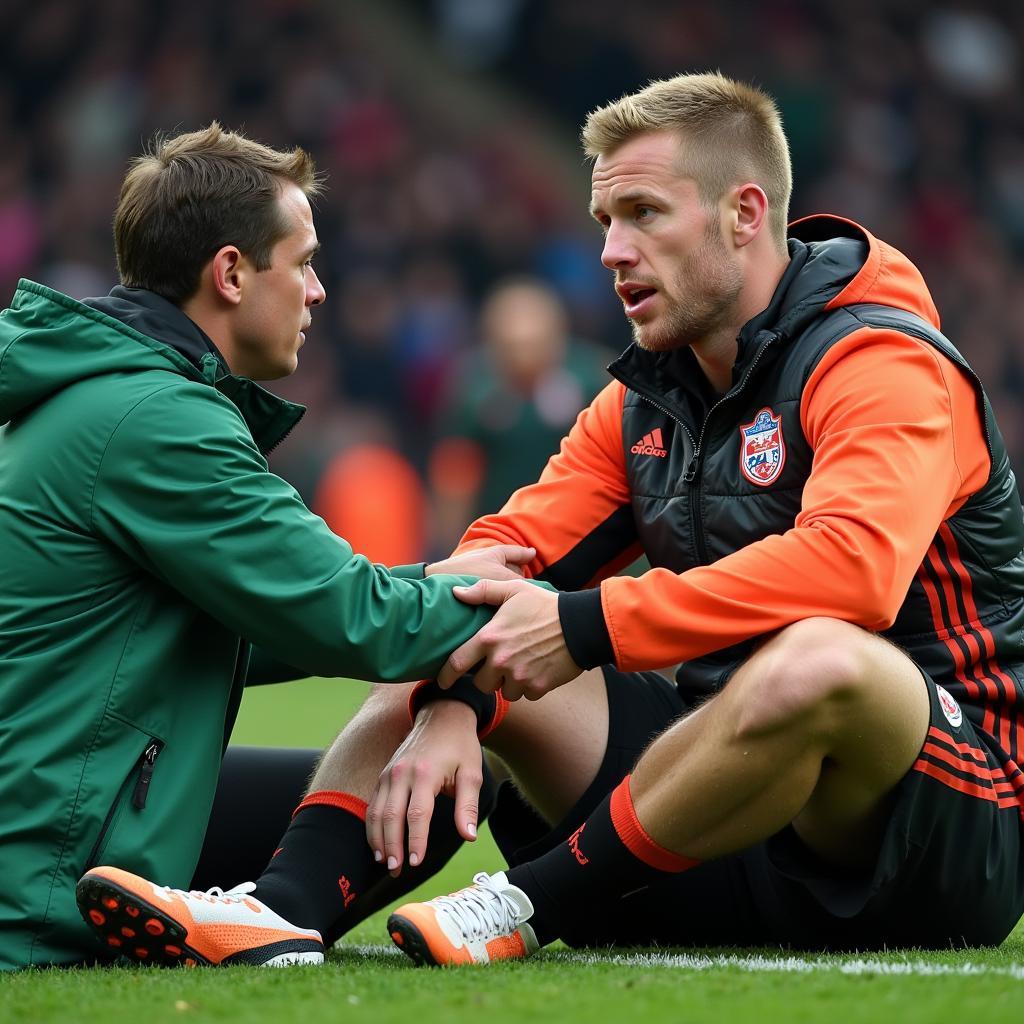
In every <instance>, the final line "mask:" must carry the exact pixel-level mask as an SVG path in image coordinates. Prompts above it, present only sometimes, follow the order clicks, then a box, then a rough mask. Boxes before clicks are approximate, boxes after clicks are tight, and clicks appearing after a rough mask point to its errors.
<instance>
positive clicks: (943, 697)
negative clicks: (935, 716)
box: [935, 685, 964, 729]
mask: <svg viewBox="0 0 1024 1024" xmlns="http://www.w3.org/2000/svg"><path fill="white" fill-rule="evenodd" d="M935 689H936V690H937V691H938V694H939V706H940V707H941V708H942V713H943V714H944V715H945V716H946V721H947V722H949V724H950V725H951V726H953V728H954V729H956V728H957V727H958V726H959V725H960V723H961V722H962V721H963V720H964V713H963V712H962V711H961V710H960V705H959V704H957V702H956V701H955V700H953V697H952V695H951V694H950V693H949V691H948V690H944V689H943V688H942V687H941V686H938V685H936V687H935Z"/></svg>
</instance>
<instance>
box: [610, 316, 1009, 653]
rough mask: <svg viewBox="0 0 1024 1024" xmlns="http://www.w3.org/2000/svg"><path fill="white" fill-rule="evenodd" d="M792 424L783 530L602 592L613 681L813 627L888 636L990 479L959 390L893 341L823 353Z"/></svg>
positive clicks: (871, 331) (846, 342) (923, 346)
mask: <svg viewBox="0 0 1024 1024" xmlns="http://www.w3.org/2000/svg"><path fill="white" fill-rule="evenodd" d="M801 423H802V426H803V430H804V435H805V436H806V438H807V440H808V442H809V443H810V445H811V447H812V448H813V449H814V460H813V464H812V469H811V474H810V476H809V478H808V480H807V483H806V486H805V488H804V493H803V501H802V506H801V510H800V513H799V514H798V515H797V517H796V521H795V522H794V525H793V527H792V528H791V529H789V530H787V531H786V532H785V533H783V534H776V535H773V536H770V537H766V538H764V539H763V540H759V541H757V542H755V543H752V544H749V545H748V546H747V547H745V548H742V549H740V550H739V551H736V552H734V553H733V554H731V555H727V556H726V557H724V558H721V559H719V560H718V561H717V562H715V563H713V564H712V565H707V566H699V567H697V568H695V569H691V570H689V571H688V572H685V573H682V574H679V575H676V574H673V573H671V572H668V571H666V570H663V569H653V570H651V571H650V572H648V573H645V574H644V575H643V576H641V577H639V578H636V579H630V578H627V577H619V578H616V579H609V580H606V581H605V582H604V583H603V584H602V588H601V590H602V593H601V603H602V609H603V611H604V616H605V621H606V623H607V625H608V631H609V633H610V635H611V640H612V646H613V648H614V650H615V656H616V662H617V664H618V665H619V666H620V667H621V668H623V669H625V670H636V669H643V668H653V667H657V666H660V665H670V664H673V663H676V662H679V661H685V660H688V659H690V658H695V657H699V656H700V655H703V654H707V653H709V652H711V651H714V650H718V649H720V648H723V647H728V646H731V645H732V644H734V643H738V642H740V641H742V640H746V639H749V638H751V637H755V636H759V635H761V634H764V633H770V632H773V631H774V630H777V629H780V628H782V627H783V626H786V625H789V624H790V623H792V622H796V621H798V620H799V619H804V618H808V617H810V616H814V615H824V616H830V617H833V618H837V619H842V620H845V621H848V622H853V623H856V624H857V625H860V626H863V627H864V628H866V629H871V630H881V629H884V628H886V627H887V626H889V625H891V624H892V622H893V620H894V619H895V616H896V614H897V612H898V610H899V608H900V605H901V604H902V602H903V599H904V597H905V595H906V592H907V590H908V588H909V586H910V583H911V581H912V579H913V577H914V573H915V572H916V571H917V568H918V566H919V565H920V563H921V560H922V559H923V558H924V556H925V553H926V551H927V549H928V546H929V544H930V543H931V541H932V538H933V537H934V535H935V533H936V531H937V529H938V527H939V524H940V523H941V522H942V521H943V520H944V519H946V518H947V517H948V516H950V515H952V513H953V512H955V511H956V509H958V508H959V507H960V505H962V504H963V502H964V501H966V499H967V498H968V497H969V496H970V495H971V494H972V493H974V491H976V490H977V489H978V488H979V487H980V486H981V485H982V484H983V483H984V482H985V480H986V479H987V478H988V474H989V462H990V459H989V454H988V447H987V444H986V441H985V438H984V435H983V430H982V423H981V413H980V409H979V403H978V399H977V395H976V393H975V390H974V387H973V385H972V383H971V381H970V380H969V379H968V377H967V376H966V375H965V374H964V373H963V372H962V371H961V370H959V369H958V368H957V367H956V366H954V364H953V363H952V362H950V361H949V360H948V359H946V357H945V356H943V355H942V354H941V353H939V352H938V351H937V350H936V349H935V348H933V347H932V346H931V345H930V344H928V343H927V342H923V341H918V340H916V339H914V338H911V337H909V336H907V335H903V334H899V333H897V332H894V331H890V330H879V329H875V328H864V329H861V330H858V331H856V332H854V333H853V334H851V335H849V336H848V337H847V338H844V339H843V340H842V341H840V342H839V343H837V344H836V345H834V346H833V347H832V348H831V349H830V350H829V351H828V353H826V355H825V357H824V358H823V359H822V361H821V363H820V364H819V365H818V366H817V367H816V368H815V370H814V372H813V374H812V375H811V378H810V380H809V381H808V383H807V387H806V388H805V390H804V394H803V397H802V401H801Z"/></svg>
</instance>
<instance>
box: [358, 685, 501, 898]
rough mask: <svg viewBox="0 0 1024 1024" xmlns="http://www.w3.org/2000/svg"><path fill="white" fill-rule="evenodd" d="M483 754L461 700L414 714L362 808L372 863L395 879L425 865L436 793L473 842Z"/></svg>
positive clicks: (471, 716)
mask: <svg viewBox="0 0 1024 1024" xmlns="http://www.w3.org/2000/svg"><path fill="white" fill-rule="evenodd" d="M482 784H483V752H482V751H481V749H480V741H479V740H478V739H477V736H476V715H475V713H474V712H473V709H472V708H471V707H469V706H468V705H466V704H463V703H462V702H461V701H455V700H438V701H433V702H431V703H430V704H427V705H426V706H425V707H424V708H422V709H421V710H420V712H419V713H418V714H417V715H416V721H415V723H414V724H413V727H412V730H411V731H410V733H409V735H408V736H406V738H405V740H404V741H403V742H402V745H401V746H400V747H399V748H398V749H397V750H396V751H395V752H394V754H393V755H392V756H391V760H390V761H388V763H387V764H386V765H385V766H384V769H383V771H382V772H381V773H380V778H379V779H378V781H377V787H376V789H375V790H374V792H373V795H372V796H371V797H370V802H369V804H368V805H367V809H366V839H367V842H368V843H369V844H370V849H371V850H373V857H374V860H376V861H378V862H383V863H386V864H387V866H388V871H389V872H390V873H391V875H392V877H394V878H397V877H398V876H399V875H400V874H401V872H402V866H403V864H404V863H405V851H406V827H407V826H408V837H407V838H408V852H409V859H408V863H409V866H410V867H413V868H414V867H416V866H417V865H418V864H422V863H423V858H424V857H425V856H426V852H427V837H428V833H429V832H430V819H431V817H432V816H433V813H434V801H435V799H436V798H437V795H438V794H439V793H444V794H445V795H446V796H450V797H453V798H454V800H455V828H456V830H457V831H458V833H459V835H460V836H462V838H463V839H468V840H469V841H470V842H473V841H474V840H475V839H476V825H477V815H478V805H479V800H480V787H481V785H482Z"/></svg>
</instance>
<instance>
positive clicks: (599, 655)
mask: <svg viewBox="0 0 1024 1024" xmlns="http://www.w3.org/2000/svg"><path fill="white" fill-rule="evenodd" d="M558 621H559V622H560V623H561V625H562V636H564V637H565V646H566V647H568V648H569V654H570V655H571V656H572V660H573V661H575V662H576V664H577V665H579V667H580V668H597V666H598V665H608V664H614V663H615V650H614V649H613V648H612V638H611V636H610V635H609V634H608V626H607V624H606V623H605V621H604V611H603V610H602V608H601V588H600V587H595V588H593V589H592V590H573V591H563V592H562V593H560V594H559V595H558Z"/></svg>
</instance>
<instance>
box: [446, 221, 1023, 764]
mask: <svg viewBox="0 0 1024 1024" xmlns="http://www.w3.org/2000/svg"><path fill="white" fill-rule="evenodd" d="M792 235H793V237H792V238H791V240H790V246H789V251H790V257H791V260H790V263H789V265H788V268H787V270H786V272H785V274H784V276H783V278H782V280H781V282H780V283H779V286H778V288H777V290H776V292H775V295H774V297H773V299H772V302H771V304H770V305H769V307H768V308H767V309H766V310H765V311H764V312H763V313H761V314H760V315H758V316H757V317H755V318H754V319H753V320H751V321H750V322H749V323H747V324H746V325H745V326H744V328H743V330H742V332H741V333H740V336H739V339H738V341H739V354H738V358H737V362H736V365H735V367H734V370H733V385H732V387H731V388H730V390H729V391H728V392H727V393H726V394H725V395H722V396H717V395H712V394H708V389H707V385H706V382H705V379H704V377H703V375H702V373H701V371H700V370H699V368H698V366H697V364H696V361H695V359H694V356H693V354H692V352H691V351H690V350H689V349H681V350H678V351H674V352H667V353H651V352H646V351H643V350H641V349H639V348H638V347H637V346H635V345H633V346H631V347H630V348H629V349H627V350H626V352H625V353H624V354H623V355H622V356H621V357H620V358H619V359H618V360H616V361H615V362H614V363H613V364H612V365H611V367H610V371H611V373H612V376H613V377H614V378H616V379H615V381H614V382H612V383H611V384H609V385H608V386H607V387H606V388H605V389H604V390H603V391H602V392H601V393H600V394H599V395H598V396H597V398H596V399H595V400H594V401H593V403H592V404H591V405H590V406H589V407H588V408H587V409H585V410H584V411H583V412H582V413H581V414H580V417H579V419H578V420H577V422H576V424H575V426H574V427H573V429H572V431H571V432H570V434H569V436H568V437H567V438H566V439H565V440H564V441H563V443H562V447H561V451H560V452H559V453H558V454H557V455H555V456H553V457H552V459H551V460H550V462H549V463H548V465H547V467H546V468H545V470H544V472H543V474H542V476H541V478H540V480H539V481H538V482H537V483H535V484H532V485H530V486H528V487H525V488H523V489H521V490H519V491H517V492H516V493H515V494H514V495H513V496H512V497H511V498H510V499H509V501H508V503H507V504H506V505H505V507H504V508H503V509H502V510H501V511H500V512H499V513H497V514H496V515H491V516H486V517H484V518H482V519H479V520H478V521H477V522H475V523H474V524H473V525H472V526H471V527H470V528H469V530H468V531H467V533H466V535H465V537H464V538H463V541H462V544H461V545H460V550H466V549H468V548H471V547H479V546H483V545H487V544H492V543H495V542H510V543H517V544H530V545H533V546H534V547H536V548H537V557H536V559H535V560H534V562H533V563H531V565H530V566H529V573H528V574H529V575H531V576H533V577H535V578H538V579H543V580H546V581H548V582H550V583H551V584H553V585H554V586H556V587H557V588H558V589H559V590H561V591H565V593H562V594H560V595H559V615H560V619H561V623H562V628H563V632H564V634H565V639H566V643H567V645H568V647H569V650H570V653H571V654H572V655H573V657H574V658H575V660H576V661H577V663H578V664H579V665H581V666H583V667H593V666H596V665H599V664H603V663H606V662H610V663H614V664H616V665H617V666H618V667H619V668H621V669H624V670H638V669H649V668H656V667H661V666H665V665H674V664H677V663H681V666H680V668H679V670H678V673H677V683H678V685H679V687H680V689H681V691H683V693H684V696H686V697H694V696H698V695H700V694H701V693H711V692H714V691H715V690H716V689H717V688H719V687H720V686H721V685H722V684H723V683H724V682H725V680H726V679H727V678H728V677H729V675H730V673H731V672H732V671H733V670H734V669H735V668H736V666H737V665H738V664H739V663H740V662H741V661H742V660H743V658H744V657H746V656H747V655H748V654H749V652H750V650H751V648H752V645H753V642H754V641H755V640H756V638H758V637H762V636H764V635H765V634H768V633H771V632H773V631H775V630H778V629H780V628H782V627H784V626H786V625H788V624H790V623H793V622H796V621H798V620H800V619H804V618H808V617H810V616H830V617H832V618H836V619H842V620H844V621H847V622H852V623H855V624H857V625H859V626H862V627H863V628H865V629H868V630H872V631H876V632H880V633H882V634H883V635H885V636H887V637H889V638H891V639H892V640H893V641H894V642H895V643H897V644H898V645H899V646H900V647H902V648H903V649H904V650H906V651H907V652H908V653H909V654H910V656H911V657H912V658H914V660H915V661H916V662H917V663H918V664H919V665H920V666H921V667H922V668H923V669H925V671H927V672H928V673H929V674H930V675H931V676H932V677H933V678H934V679H935V680H936V681H937V682H938V683H940V684H941V685H942V686H944V687H945V688H946V689H947V690H949V691H950V693H952V694H953V696H954V697H955V698H956V699H957V700H959V701H960V702H961V703H962V704H963V705H964V707H965V712H966V714H967V715H969V716H970V717H971V719H972V720H973V721H974V722H975V724H976V725H977V726H979V727H981V728H983V729H984V730H985V731H986V733H987V734H988V736H989V738H991V741H992V744H993V746H995V747H996V748H997V751H996V752H997V753H998V752H999V751H1001V752H1002V755H1003V756H1004V757H1005V756H1008V757H1010V758H1012V759H1014V760H1015V759H1016V758H1017V756H1018V753H1019V752H1020V751H1021V750H1024V687H1022V685H1021V679H1022V678H1024V639H1022V638H1024V554H1022V552H1024V521H1022V514H1021V504H1020V500H1019V498H1018V494H1017V489H1016V484H1015V480H1014V477H1013V473H1012V472H1011V470H1010V467H1009V462H1008V459H1007V455H1006V451H1005V447H1004V445H1003V441H1002V439H1001V437H1000V435H999V431H998V429H997V427H996V424H995V420H994V418H993V415H992V410H991V408H990V406H989V403H988V400H987V399H986V397H985V395H984V392H983V390H982V387H981V384H980V382H979V381H978V379H977V377H976V376H975V374H974V373H973V371H972V370H971V369H970V368H969V367H968V365H967V364H966V363H965V361H964V360H963V358H962V357H961V355H960V354H959V353H958V352H957V351H956V349H955V348H954V347H953V346H952V344H951V343H950V342H949V341H948V340H947V339H946V338H945V337H943V335H942V334H941V333H939V330H938V314H937V312H936V310H935V306H934V304H933V303H932V300H931V298H930V296H929V294H928V291H927V288H926V286H925V284H924V281H923V280H922V278H921V275H920V273H919V272H918V271H917V269H916V268H915V267H914V266H913V265H912V264H911V263H910V262H909V260H907V259H906V257H905V256H903V255H902V254H901V253H899V252H898V251H897V250H895V249H893V248H892V247H891V246H888V245H886V244H885V243H883V242H881V241H879V240H878V239H876V238H874V237H872V236H871V235H870V234H869V233H868V232H867V231H865V230H864V229H862V228H860V227H859V226H858V225H856V224H853V223H851V222H849V221H844V220H841V219H839V218H834V217H812V218H807V219H806V220H804V221H800V222H797V223H796V224H795V225H793V229H792ZM641 552H642V553H644V554H646V556H647V558H648V560H649V561H650V564H651V566H652V568H651V569H650V571H648V572H646V573H644V574H643V575H642V576H639V577H630V576H616V575H615V573H616V572H617V571H618V570H619V569H621V568H622V567H623V566H625V565H628V564H629V563H630V562H631V561H633V560H634V559H635V558H636V556H637V555H638V554H640V553H641Z"/></svg>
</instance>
